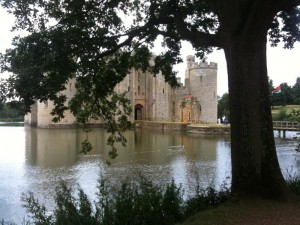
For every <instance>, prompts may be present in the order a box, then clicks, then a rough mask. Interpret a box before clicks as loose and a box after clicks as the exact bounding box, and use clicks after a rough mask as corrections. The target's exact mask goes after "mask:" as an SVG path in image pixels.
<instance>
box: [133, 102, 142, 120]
mask: <svg viewBox="0 0 300 225" xmlns="http://www.w3.org/2000/svg"><path fill="white" fill-rule="evenodd" d="M134 119H135V120H142V119H143V106H142V105H141V104H136V105H135V107H134Z"/></svg>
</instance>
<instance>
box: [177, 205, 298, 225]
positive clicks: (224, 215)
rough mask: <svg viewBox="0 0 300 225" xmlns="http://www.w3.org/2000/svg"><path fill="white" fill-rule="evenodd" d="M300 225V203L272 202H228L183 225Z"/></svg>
mask: <svg viewBox="0 0 300 225" xmlns="http://www.w3.org/2000/svg"><path fill="white" fill-rule="evenodd" d="M196 224H197V225H300V201H295V202H290V203H282V202H276V201H271V200H257V199H255V200H248V201H239V202H232V201H231V202H227V203H226V204H224V205H221V206H219V207H218V208H215V209H211V210H207V211H204V212H202V213H199V214H197V215H195V216H193V217H191V218H190V219H188V220H187V221H185V222H184V223H182V225H196Z"/></svg>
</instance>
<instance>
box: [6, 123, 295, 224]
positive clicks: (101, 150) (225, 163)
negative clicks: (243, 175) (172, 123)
mask: <svg viewBox="0 0 300 225" xmlns="http://www.w3.org/2000/svg"><path fill="white" fill-rule="evenodd" d="M295 135H296V133H289V134H287V137H288V138H287V139H279V138H276V146H277V154H278V158H279V162H280V166H281V169H282V171H283V173H284V175H285V176H287V175H288V174H290V175H295V174H299V173H300V153H299V152H297V151H295V149H296V147H297V146H298V145H299V143H300V141H299V135H298V138H297V139H293V138H292V137H294V136H295ZM125 136H126V138H127V140H128V142H127V146H126V148H122V147H119V150H118V154H119V156H118V157H117V159H115V160H111V165H110V166H109V165H108V164H107V163H106V161H107V160H109V158H108V151H109V147H107V146H106V144H105V143H106V138H107V137H108V135H107V134H106V133H105V132H104V131H103V130H102V129H100V128H99V129H94V130H93V131H92V132H91V133H90V134H89V140H90V142H91V143H92V145H93V147H94V150H93V151H92V152H90V153H88V154H86V155H84V154H81V153H80V146H81V141H82V140H84V138H85V133H84V132H82V131H81V130H79V129H37V128H30V127H23V126H0V137H1V138H0V140H1V141H0V181H1V183H0V221H1V219H4V220H6V221H7V220H10V221H14V222H15V223H17V224H21V223H22V222H23V218H24V216H25V211H24V209H23V208H22V206H21V205H22V202H21V201H20V197H21V194H22V193H27V192H33V193H34V194H35V196H36V197H37V198H38V199H39V200H40V201H41V202H42V203H45V204H46V206H50V208H51V205H53V198H52V195H53V193H54V190H55V186H56V185H57V184H58V183H59V182H60V180H64V181H66V182H67V183H69V184H70V185H74V186H75V185H76V184H79V185H80V186H81V187H82V188H83V189H84V190H85V191H86V192H87V193H88V194H89V196H90V197H93V196H95V192H96V186H97V184H98V183H97V182H98V179H99V178H100V177H104V178H107V179H109V180H110V181H111V182H112V183H113V184H118V183H119V182H120V180H122V179H124V178H125V177H128V176H131V177H133V178H134V177H135V176H138V174H139V173H142V174H143V175H144V176H146V177H148V178H149V179H151V180H153V181H154V182H155V183H158V184H162V185H163V184H166V183H169V182H170V181H171V180H172V179H174V181H175V183H176V184H182V186H183V188H184V189H185V190H186V191H185V194H186V195H188V194H189V193H192V192H193V191H194V189H195V187H196V185H197V183H200V184H201V186H203V187H205V186H208V185H212V184H215V185H216V186H219V185H220V184H222V183H223V182H224V181H227V182H228V183H229V182H230V178H228V177H229V176H230V171H231V162H230V138H229V136H228V135H222V136H221V135H218V136H212V135H209V136H204V135H200V134H188V133H183V132H179V131H177V132H175V131H161V130H151V129H135V130H132V131H128V132H126V133H125Z"/></svg>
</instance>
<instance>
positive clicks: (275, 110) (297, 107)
mask: <svg viewBox="0 0 300 225" xmlns="http://www.w3.org/2000/svg"><path fill="white" fill-rule="evenodd" d="M293 109H294V110H300V105H286V106H273V107H272V117H273V118H276V117H278V115H279V114H280V112H282V111H285V112H286V114H287V115H288V114H290V112H291V111H292V110H293Z"/></svg>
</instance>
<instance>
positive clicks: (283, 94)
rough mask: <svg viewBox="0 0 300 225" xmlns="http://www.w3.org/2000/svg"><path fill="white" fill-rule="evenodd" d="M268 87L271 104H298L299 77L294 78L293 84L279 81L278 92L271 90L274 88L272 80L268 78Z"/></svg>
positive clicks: (299, 102)
mask: <svg viewBox="0 0 300 225" xmlns="http://www.w3.org/2000/svg"><path fill="white" fill-rule="evenodd" d="M269 87H270V99H271V104H272V106H285V105H300V77H298V78H297V79H296V83H295V84H294V85H293V86H289V85H288V84H287V83H281V84H280V88H281V91H280V92H279V93H273V92H272V90H274V89H275V87H274V86H273V81H272V80H269Z"/></svg>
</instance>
